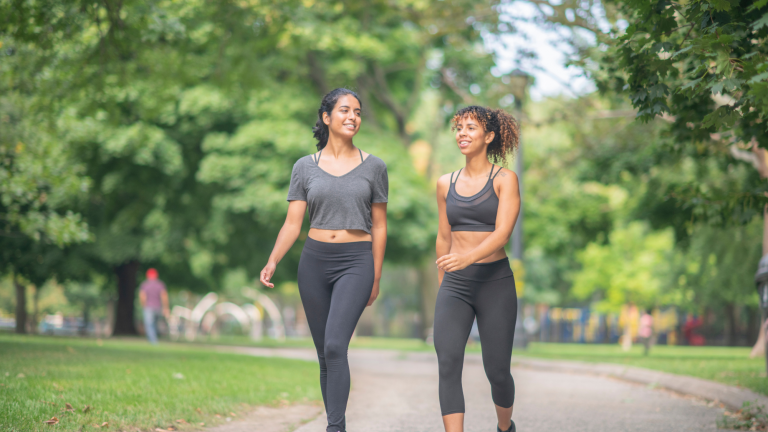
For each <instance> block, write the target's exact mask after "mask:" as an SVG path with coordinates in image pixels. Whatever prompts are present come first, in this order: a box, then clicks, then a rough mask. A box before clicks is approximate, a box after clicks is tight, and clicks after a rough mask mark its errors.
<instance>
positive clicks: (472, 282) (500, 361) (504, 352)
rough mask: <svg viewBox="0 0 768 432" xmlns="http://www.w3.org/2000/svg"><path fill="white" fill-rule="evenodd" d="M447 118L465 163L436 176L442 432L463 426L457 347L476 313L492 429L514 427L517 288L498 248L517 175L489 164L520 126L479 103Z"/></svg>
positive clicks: (511, 145)
mask: <svg viewBox="0 0 768 432" xmlns="http://www.w3.org/2000/svg"><path fill="white" fill-rule="evenodd" d="M452 123H453V130H454V131H455V133H456V144H457V145H458V147H459V151H461V153H462V154H463V155H464V156H465V158H466V165H465V166H464V168H462V169H460V170H459V171H457V172H454V173H450V174H445V175H443V176H442V177H440V179H439V180H438V181H437V206H438V211H439V217H440V219H439V228H438V235H437V242H436V249H437V256H438V257H439V258H438V259H437V267H438V279H439V281H440V291H439V292H438V295H437V302H436V304H435V324H434V341H435V350H436V351H437V358H438V364H439V370H440V409H441V411H442V415H443V425H444V426H445V430H446V432H462V431H463V430H464V394H463V390H462V386H461V374H462V367H463V365H464V348H465V346H466V344H467V338H468V337H469V332H470V330H471V329H472V323H473V322H474V320H475V318H477V327H478V331H479V332H480V342H481V346H482V352H483V366H484V368H485V373H486V376H487V377H488V381H490V383H491V396H492V397H493V402H494V404H495V405H496V416H497V417H498V427H497V429H498V432H515V423H514V422H513V421H512V405H513V403H514V400H515V382H514V380H513V379H512V374H511V373H510V370H509V369H510V362H511V359H512V342H513V340H514V336H515V321H516V319H517V293H516V291H515V278H514V276H513V274H512V270H511V269H510V266H509V259H507V256H506V253H505V251H504V245H506V244H507V242H508V241H509V237H510V235H512V229H513V228H514V226H515V222H516V221H517V215H518V213H519V212H520V190H519V187H518V180H517V175H516V174H515V173H514V172H512V171H510V170H508V169H506V168H504V167H503V166H498V167H497V166H496V165H494V163H498V164H500V165H504V164H505V163H506V161H507V156H508V155H510V154H511V153H512V152H513V151H514V150H515V149H516V148H517V145H518V140H519V131H520V130H519V127H518V124H517V122H516V121H515V119H514V118H512V116H510V115H509V114H507V113H506V112H504V111H502V110H493V109H490V108H484V107H480V106H470V107H466V108H463V109H461V110H459V112H457V113H456V115H455V116H454V117H453V120H452Z"/></svg>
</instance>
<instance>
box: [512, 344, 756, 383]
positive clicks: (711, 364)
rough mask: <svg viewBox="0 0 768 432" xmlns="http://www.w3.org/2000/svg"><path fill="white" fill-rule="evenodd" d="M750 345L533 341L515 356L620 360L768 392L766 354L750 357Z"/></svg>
mask: <svg viewBox="0 0 768 432" xmlns="http://www.w3.org/2000/svg"><path fill="white" fill-rule="evenodd" d="M750 350H751V349H750V348H747V347H690V346H666V345H657V346H654V347H653V348H651V352H650V355H648V356H647V357H646V356H643V348H642V346H639V345H635V346H633V347H632V349H631V350H630V351H629V352H624V351H623V350H622V349H621V347H620V346H618V345H586V344H556V343H531V344H529V346H528V349H527V350H525V351H523V350H517V351H515V352H514V354H513V357H514V356H515V355H517V356H524V357H537V358H547V359H558V360H578V361H586V362H595V363H599V362H603V363H619V364H625V365H631V366H638V367H644V368H648V369H654V370H659V371H663V372H669V373H674V374H680V375H690V376H695V377H698V378H704V379H709V380H713V381H718V382H721V383H723V384H728V385H735V386H740V387H746V388H748V389H751V390H753V391H755V392H758V393H762V394H765V395H768V379H766V374H765V358H754V359H751V358H749V352H750Z"/></svg>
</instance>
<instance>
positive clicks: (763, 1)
mask: <svg viewBox="0 0 768 432" xmlns="http://www.w3.org/2000/svg"><path fill="white" fill-rule="evenodd" d="M767 4H768V0H758V1H756V2H754V3H753V4H752V6H750V7H748V8H747V12H752V11H755V10H758V9H762V8H763V7H765V5H767Z"/></svg>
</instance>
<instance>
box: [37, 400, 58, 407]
mask: <svg viewBox="0 0 768 432" xmlns="http://www.w3.org/2000/svg"><path fill="white" fill-rule="evenodd" d="M40 402H42V403H44V404H48V405H53V406H56V404H55V403H53V402H48V401H44V400H41V401H40Z"/></svg>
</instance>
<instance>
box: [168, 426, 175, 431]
mask: <svg viewBox="0 0 768 432" xmlns="http://www.w3.org/2000/svg"><path fill="white" fill-rule="evenodd" d="M166 430H169V431H175V430H176V428H175V427H173V426H168V429H166Z"/></svg>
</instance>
